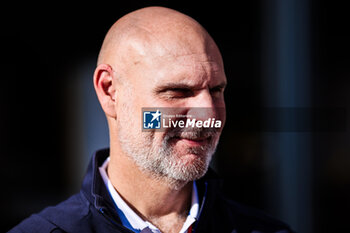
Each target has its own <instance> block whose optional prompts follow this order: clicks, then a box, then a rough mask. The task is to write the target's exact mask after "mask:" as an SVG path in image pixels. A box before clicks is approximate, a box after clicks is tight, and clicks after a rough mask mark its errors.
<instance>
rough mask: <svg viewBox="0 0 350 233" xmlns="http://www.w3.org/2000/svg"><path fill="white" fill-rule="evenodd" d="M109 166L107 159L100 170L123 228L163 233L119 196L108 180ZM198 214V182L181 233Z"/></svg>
mask: <svg viewBox="0 0 350 233" xmlns="http://www.w3.org/2000/svg"><path fill="white" fill-rule="evenodd" d="M108 164H109V157H108V158H107V159H106V161H105V162H104V163H103V165H102V166H101V167H99V170H100V173H101V176H102V179H103V181H104V183H105V185H106V187H107V189H108V191H109V193H110V195H111V197H112V199H113V201H114V204H115V206H116V209H117V212H118V215H119V218H120V220H121V222H122V224H123V226H125V227H126V228H128V229H130V230H132V231H134V232H137V233H139V232H141V231H143V230H145V231H147V230H150V231H151V232H153V233H161V232H160V230H159V229H158V228H157V227H156V226H154V225H153V224H152V223H150V222H148V221H144V220H143V219H142V218H141V217H140V216H139V215H137V213H135V211H133V210H132V208H130V206H129V205H128V204H127V203H126V202H125V201H124V200H123V199H122V198H121V196H120V195H119V194H118V192H117V191H116V189H115V188H114V187H113V185H112V183H111V181H110V180H109V178H108V175H107V170H106V169H107V166H108ZM198 212H199V202H198V193H197V186H196V182H195V181H193V188H192V203H191V208H190V211H189V214H188V216H187V218H186V221H185V223H184V225H183V226H182V228H181V230H180V232H179V233H186V232H187V230H188V228H189V227H190V226H191V225H192V224H193V223H194V222H195V221H196V220H197V219H196V218H197V216H198ZM148 232H149V231H148Z"/></svg>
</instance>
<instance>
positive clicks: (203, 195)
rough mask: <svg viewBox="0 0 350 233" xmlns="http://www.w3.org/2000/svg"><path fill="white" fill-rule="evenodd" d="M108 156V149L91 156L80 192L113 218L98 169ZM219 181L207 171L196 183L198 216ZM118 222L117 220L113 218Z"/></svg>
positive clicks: (212, 172) (107, 195) (114, 214)
mask: <svg viewBox="0 0 350 233" xmlns="http://www.w3.org/2000/svg"><path fill="white" fill-rule="evenodd" d="M108 156H109V149H108V148H107V149H102V150H98V151H97V152H96V153H95V154H94V155H93V156H92V159H91V161H90V164H89V166H88V170H87V174H86V176H85V178H84V181H83V184H82V192H83V193H84V196H85V197H86V198H87V200H88V201H89V202H90V203H91V204H92V205H93V206H94V207H95V208H96V209H97V210H100V209H101V208H107V210H108V211H109V212H112V215H113V216H115V217H116V216H118V214H117V211H116V209H115V207H114V203H113V200H112V198H111V197H110V195H109V192H108V190H107V187H106V186H105V184H104V182H103V179H102V177H101V174H100V172H99V167H100V166H102V164H103V162H104V161H105V160H106V159H107V157H108ZM221 183H222V182H221V180H220V179H219V178H218V176H217V174H216V173H215V172H214V171H213V170H212V169H209V171H208V172H207V174H206V175H205V176H204V177H202V178H201V179H199V180H197V181H196V184H197V188H198V196H199V203H200V213H199V214H200V215H201V212H202V211H203V207H204V205H205V208H206V209H207V208H208V207H210V205H211V203H212V202H213V200H214V199H215V196H216V195H217V193H218V191H219V190H220V189H221ZM115 219H116V220H117V221H118V222H120V220H119V218H115Z"/></svg>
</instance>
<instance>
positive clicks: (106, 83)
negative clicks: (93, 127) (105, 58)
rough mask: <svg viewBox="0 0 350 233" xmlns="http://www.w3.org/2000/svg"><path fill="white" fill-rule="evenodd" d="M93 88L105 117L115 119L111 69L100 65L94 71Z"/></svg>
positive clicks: (113, 83) (114, 90) (114, 91)
mask: <svg viewBox="0 0 350 233" xmlns="http://www.w3.org/2000/svg"><path fill="white" fill-rule="evenodd" d="M94 87H95V91H96V94H97V98H98V100H99V101H100V104H101V107H102V109H103V111H104V112H105V113H106V115H107V116H109V117H112V118H114V119H115V118H116V117H117V114H116V110H115V104H116V96H115V95H116V88H115V82H114V80H113V69H112V67H111V66H110V65H107V64H100V65H98V66H97V68H96V69H95V73H94Z"/></svg>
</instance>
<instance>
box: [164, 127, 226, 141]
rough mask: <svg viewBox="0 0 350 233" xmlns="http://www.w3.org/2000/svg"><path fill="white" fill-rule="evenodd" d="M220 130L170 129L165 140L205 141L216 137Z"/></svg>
mask: <svg viewBox="0 0 350 233" xmlns="http://www.w3.org/2000/svg"><path fill="white" fill-rule="evenodd" d="M219 133H220V130H218V129H215V128H203V127H202V128H179V127H177V128H172V129H169V131H168V132H167V134H166V137H167V139H170V138H176V137H179V138H187V139H199V138H201V139H205V138H211V137H213V136H216V135H218V134H219Z"/></svg>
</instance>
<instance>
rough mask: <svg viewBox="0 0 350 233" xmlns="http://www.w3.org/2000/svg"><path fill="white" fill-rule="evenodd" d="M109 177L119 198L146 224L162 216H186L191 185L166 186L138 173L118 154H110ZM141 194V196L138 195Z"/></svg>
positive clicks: (114, 152)
mask: <svg viewBox="0 0 350 233" xmlns="http://www.w3.org/2000/svg"><path fill="white" fill-rule="evenodd" d="M110 153H111V154H110V163H109V166H108V176H109V179H110V180H111V183H112V184H113V186H114V188H115V189H116V190H117V191H118V193H119V194H120V196H121V197H122V198H123V199H124V200H125V201H126V202H127V203H128V204H129V206H130V207H131V208H133V209H134V211H135V212H137V213H138V214H139V215H140V216H141V217H143V218H144V219H145V220H151V219H154V218H157V217H163V216H170V215H173V216H176V217H179V216H186V215H187V213H188V209H189V207H190V203H191V191H192V182H188V183H183V184H181V185H179V184H177V187H175V186H174V185H169V182H168V181H167V180H166V179H159V178H156V177H154V176H152V175H150V174H146V172H144V171H141V169H140V168H139V167H138V166H137V165H136V164H135V162H134V161H133V160H132V159H131V158H129V157H128V156H126V155H125V154H124V153H122V151H121V150H117V151H116V150H114V149H112V148H111V150H110ZM140 194H142V195H140Z"/></svg>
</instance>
